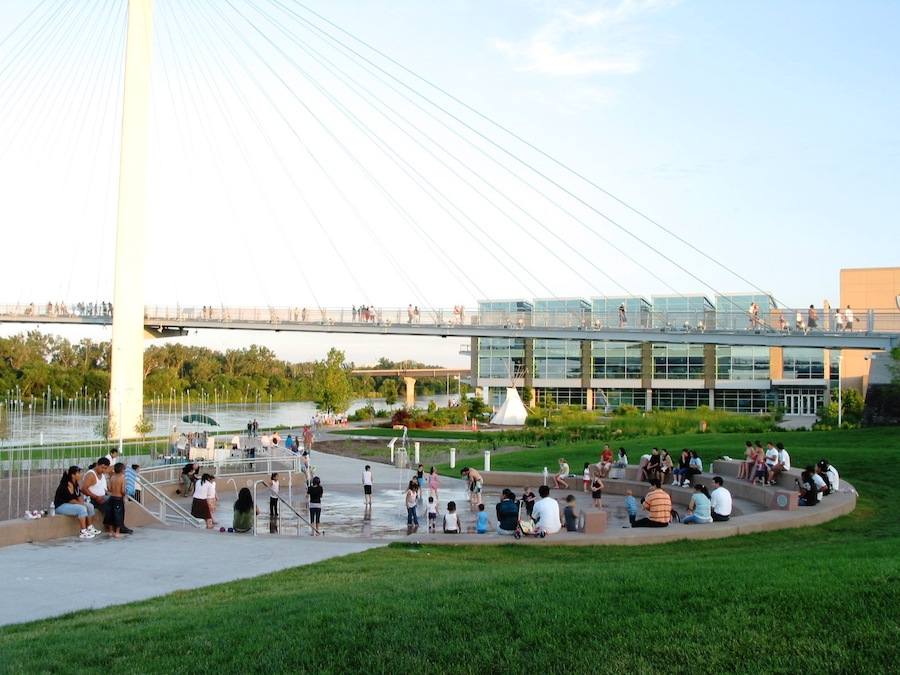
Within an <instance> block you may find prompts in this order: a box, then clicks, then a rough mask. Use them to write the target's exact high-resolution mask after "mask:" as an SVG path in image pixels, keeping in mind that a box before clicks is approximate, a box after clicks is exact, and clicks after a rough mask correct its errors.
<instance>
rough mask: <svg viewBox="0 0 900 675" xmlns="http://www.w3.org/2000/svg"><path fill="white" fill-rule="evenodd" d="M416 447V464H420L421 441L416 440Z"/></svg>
mask: <svg viewBox="0 0 900 675" xmlns="http://www.w3.org/2000/svg"><path fill="white" fill-rule="evenodd" d="M415 449H416V451H415V460H416V466H418V465H419V441H416V442H415Z"/></svg>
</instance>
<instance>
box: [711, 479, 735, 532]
mask: <svg viewBox="0 0 900 675" xmlns="http://www.w3.org/2000/svg"><path fill="white" fill-rule="evenodd" d="M724 483H725V481H723V480H722V477H721V476H716V477H715V478H713V485H714V486H715V487H714V488H713V491H712V493H711V494H710V495H709V510H710V513H711V514H712V519H713V521H714V522H717V523H721V522H724V521H726V520H728V519H729V518H731V509H732V507H733V505H734V501H733V500H732V498H731V493H730V492H729V491H728V490H726V489H725V488H724V487H723V485H724Z"/></svg>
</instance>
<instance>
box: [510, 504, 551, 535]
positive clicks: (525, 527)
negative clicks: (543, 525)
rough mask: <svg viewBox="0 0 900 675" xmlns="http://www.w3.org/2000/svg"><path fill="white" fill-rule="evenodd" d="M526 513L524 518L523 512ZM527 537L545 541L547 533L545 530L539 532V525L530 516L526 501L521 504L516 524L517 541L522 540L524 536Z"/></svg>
mask: <svg viewBox="0 0 900 675" xmlns="http://www.w3.org/2000/svg"><path fill="white" fill-rule="evenodd" d="M523 511H524V512H525V517H524V518H523V517H522V512H523ZM523 534H524V535H525V536H526V537H540V538H541V539H543V538H544V537H546V536H547V533H546V532H544V531H543V530H540V531H538V529H537V525H536V524H535V522H534V519H533V518H532V517H531V516H530V515H529V514H528V511H527V510H526V509H525V501H524V500H523V501H520V502H519V518H518V522H517V523H516V534H515V537H516V539H521V538H522V535H523Z"/></svg>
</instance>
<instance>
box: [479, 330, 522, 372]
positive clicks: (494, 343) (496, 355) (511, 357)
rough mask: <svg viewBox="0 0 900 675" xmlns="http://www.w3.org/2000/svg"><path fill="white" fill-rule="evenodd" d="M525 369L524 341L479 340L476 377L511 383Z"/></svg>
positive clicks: (507, 339)
mask: <svg viewBox="0 0 900 675" xmlns="http://www.w3.org/2000/svg"><path fill="white" fill-rule="evenodd" d="M524 369H525V340H524V339H522V338H513V339H509V338H479V340H478V377H480V378H500V379H503V380H509V381H512V379H513V377H515V376H516V375H518V376H521V375H522V372H523V371H524Z"/></svg>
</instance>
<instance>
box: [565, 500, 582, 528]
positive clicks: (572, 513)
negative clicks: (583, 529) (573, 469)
mask: <svg viewBox="0 0 900 675" xmlns="http://www.w3.org/2000/svg"><path fill="white" fill-rule="evenodd" d="M578 516H579V513H578V509H577V508H575V495H569V496H568V497H566V508H564V509H563V518H564V519H565V525H566V532H578Z"/></svg>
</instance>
